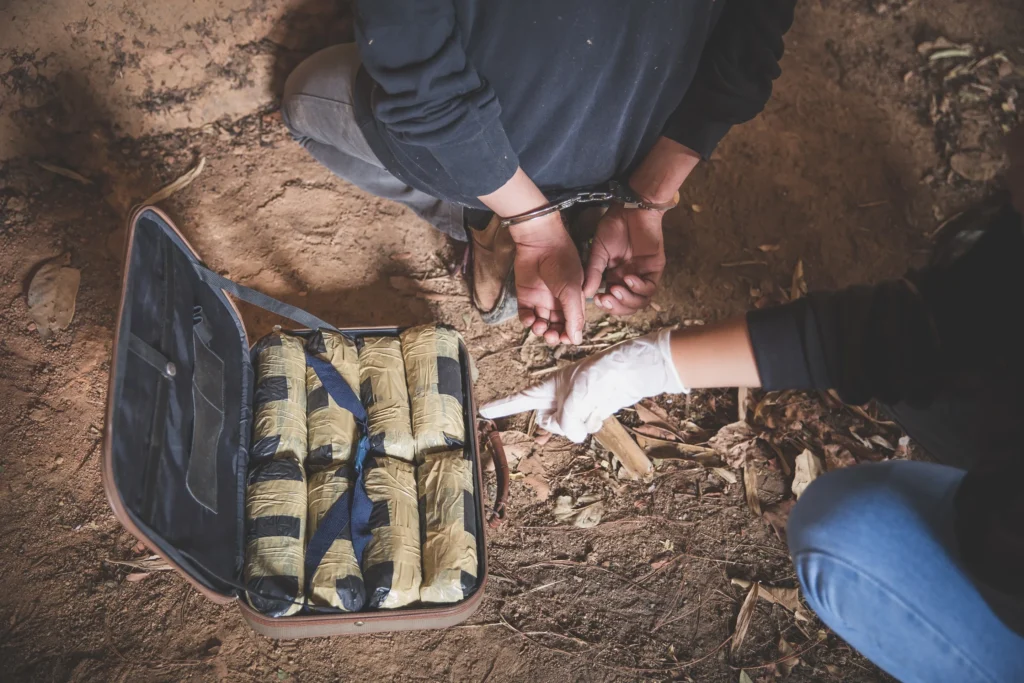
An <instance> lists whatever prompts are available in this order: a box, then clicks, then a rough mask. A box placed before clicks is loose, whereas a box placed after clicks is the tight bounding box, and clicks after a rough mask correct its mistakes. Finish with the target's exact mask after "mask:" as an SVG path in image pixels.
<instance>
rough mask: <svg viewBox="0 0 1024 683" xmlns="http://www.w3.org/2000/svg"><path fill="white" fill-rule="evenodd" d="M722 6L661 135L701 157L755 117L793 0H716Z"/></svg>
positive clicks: (775, 69)
mask: <svg viewBox="0 0 1024 683" xmlns="http://www.w3.org/2000/svg"><path fill="white" fill-rule="evenodd" d="M719 1H724V2H725V3H726V4H725V9H723V10H722V16H721V17H720V18H719V20H718V23H717V25H716V26H715V29H714V31H713V32H712V34H711V37H710V38H709V40H708V44H707V45H706V46H705V47H704V52H703V53H702V55H701V59H700V65H699V66H698V69H697V74H696V76H695V77H694V80H693V83H691V84H690V87H689V89H688V90H687V91H686V95H684V96H683V101H682V102H681V103H680V105H679V107H678V108H677V109H676V110H675V112H673V114H672V116H671V117H670V118H669V120H668V122H667V124H666V125H665V129H664V131H662V133H663V135H664V136H665V137H667V138H670V139H672V140H675V141H676V142H679V143H681V144H683V145H686V146H687V147H689V148H690V149H692V150H693V151H695V152H697V153H698V154H700V155H701V156H702V157H704V158H705V159H706V158H708V157H710V156H711V153H712V152H713V151H714V149H715V147H716V146H717V145H718V143H719V142H720V141H721V139H722V138H723V137H725V134H726V133H728V132H729V129H730V128H731V127H732V126H734V125H736V124H739V123H744V122H745V121H749V120H750V119H752V118H754V117H755V116H757V115H758V113H760V112H761V110H762V109H763V108H764V105H765V103H766V102H767V101H768V98H769V97H771V94H772V82H773V81H774V80H775V79H776V78H778V77H779V75H780V74H781V73H782V72H781V70H780V69H779V60H780V59H782V52H783V42H782V36H783V35H785V33H786V31H788V30H789V27H790V26H791V25H792V24H793V8H794V6H795V5H796V0H719Z"/></svg>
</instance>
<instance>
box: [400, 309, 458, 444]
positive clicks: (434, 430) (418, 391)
mask: <svg viewBox="0 0 1024 683" xmlns="http://www.w3.org/2000/svg"><path fill="white" fill-rule="evenodd" d="M401 340H402V356H403V358H404V360H405V377H406V383H407V385H408V388H409V400H410V404H411V408H412V433H413V437H414V439H415V442H416V456H417V459H419V458H422V457H423V456H424V455H425V454H427V453H430V452H432V451H436V450H451V449H453V448H458V447H460V446H462V443H463V441H465V439H466V427H465V417H464V414H463V396H462V365H461V363H460V362H459V335H458V333H457V332H456V331H455V330H453V329H451V328H448V327H442V326H438V325H421V326H419V327H411V328H409V329H407V330H405V331H404V332H402V334H401ZM417 461H418V460H417Z"/></svg>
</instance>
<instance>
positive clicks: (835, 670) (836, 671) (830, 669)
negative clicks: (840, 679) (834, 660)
mask: <svg viewBox="0 0 1024 683" xmlns="http://www.w3.org/2000/svg"><path fill="white" fill-rule="evenodd" d="M825 671H827V672H829V673H830V674H832V675H833V676H838V675H839V673H840V671H839V667H838V666H836V665H835V664H826V665H825Z"/></svg>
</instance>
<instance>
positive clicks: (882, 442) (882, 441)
mask: <svg viewBox="0 0 1024 683" xmlns="http://www.w3.org/2000/svg"><path fill="white" fill-rule="evenodd" d="M868 441H870V442H871V443H873V444H875V445H876V446H881V447H882V448H884V449H886V450H889V451H895V450H896V447H895V446H893V445H892V444H891V443H889V442H888V441H887V440H886V438H885V437H884V436H881V435H879V434H874V435H873V436H872V437H871V438H870V439H868Z"/></svg>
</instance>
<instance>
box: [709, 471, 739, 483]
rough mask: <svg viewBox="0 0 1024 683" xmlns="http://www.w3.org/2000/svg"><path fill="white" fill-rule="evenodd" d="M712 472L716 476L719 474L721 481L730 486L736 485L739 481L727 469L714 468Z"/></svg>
mask: <svg viewBox="0 0 1024 683" xmlns="http://www.w3.org/2000/svg"><path fill="white" fill-rule="evenodd" d="M711 471H712V472H714V473H715V474H717V475H718V477H719V479H722V480H724V481H727V482H729V483H730V484H735V483H736V482H737V481H739V480H738V479H737V478H736V475H735V474H733V473H732V472H730V471H729V470H727V469H725V468H724V467H712V468H711Z"/></svg>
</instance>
